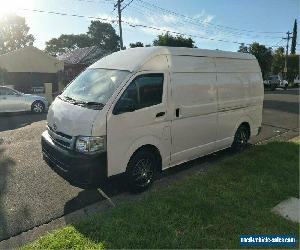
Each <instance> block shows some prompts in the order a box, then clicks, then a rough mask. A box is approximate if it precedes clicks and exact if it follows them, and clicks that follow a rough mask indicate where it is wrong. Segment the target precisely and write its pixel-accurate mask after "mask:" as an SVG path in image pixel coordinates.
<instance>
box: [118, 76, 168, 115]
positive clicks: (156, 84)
mask: <svg viewBox="0 0 300 250" xmlns="http://www.w3.org/2000/svg"><path fill="white" fill-rule="evenodd" d="M163 82H164V75H163V74H157V73H155V74H145V75H140V76H138V77H137V78H135V79H134V80H133V81H132V82H131V83H130V84H129V86H128V87H127V89H126V90H125V91H124V92H123V94H122V96H121V97H120V99H119V101H118V103H117V104H116V106H115V109H116V108H117V109H118V111H116V112H114V113H124V112H130V111H134V110H138V109H142V108H146V107H150V106H153V105H156V104H159V103H161V102H162V95H163ZM122 106H128V108H127V109H128V110H127V111H126V108H125V107H122ZM124 108H125V110H124Z"/></svg>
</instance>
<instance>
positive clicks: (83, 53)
mask: <svg viewBox="0 0 300 250" xmlns="http://www.w3.org/2000/svg"><path fill="white" fill-rule="evenodd" d="M106 54H107V53H106V52H105V51H104V50H103V49H101V48H99V47H97V46H91V47H85V48H78V49H74V50H72V51H70V52H67V53H64V54H62V55H59V56H57V59H59V60H61V61H64V63H65V64H86V65H90V64H93V63H94V62H96V61H98V60H99V59H100V58H102V57H103V56H105V55H106Z"/></svg>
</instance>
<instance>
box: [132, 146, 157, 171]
mask: <svg viewBox="0 0 300 250" xmlns="http://www.w3.org/2000/svg"><path fill="white" fill-rule="evenodd" d="M139 151H150V152H152V153H153V154H154V155H155V157H156V159H157V161H158V166H157V168H156V171H157V172H161V171H162V159H161V154H160V151H159V149H158V148H157V147H156V146H154V145H151V144H147V145H143V146H141V147H139V148H138V149H137V150H135V151H134V153H133V154H132V155H131V157H130V159H129V161H128V163H129V162H130V160H131V159H132V157H133V156H134V155H135V154H137V152H139ZM128 163H127V165H128Z"/></svg>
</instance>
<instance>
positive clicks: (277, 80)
mask: <svg viewBox="0 0 300 250" xmlns="http://www.w3.org/2000/svg"><path fill="white" fill-rule="evenodd" d="M288 85H289V83H288V81H286V80H283V79H282V78H281V77H280V76H279V75H270V76H269V77H268V79H267V80H265V81H264V86H265V87H266V88H270V89H271V90H275V89H276V88H283V89H285V90H286V89H287V87H288Z"/></svg>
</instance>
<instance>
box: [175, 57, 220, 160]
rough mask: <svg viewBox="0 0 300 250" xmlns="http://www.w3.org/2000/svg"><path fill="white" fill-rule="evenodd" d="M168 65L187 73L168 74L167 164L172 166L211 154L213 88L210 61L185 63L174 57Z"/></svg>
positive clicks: (214, 120)
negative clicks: (170, 113)
mask: <svg viewBox="0 0 300 250" xmlns="http://www.w3.org/2000/svg"><path fill="white" fill-rule="evenodd" d="M207 64H208V65H210V67H209V68H207ZM170 65H171V69H172V71H173V68H172V66H173V65H174V68H175V69H177V70H180V68H179V65H184V66H183V68H184V69H185V70H188V73H181V72H171V79H172V81H171V86H172V96H171V98H170V103H171V107H172V110H173V119H172V124H171V135H172V149H171V164H172V165H174V164H178V163H180V162H184V161H188V160H190V159H193V158H195V156H196V157H197V156H201V155H204V154H207V153H208V152H211V151H214V149H215V140H216V133H217V88H216V72H215V64H214V61H213V59H211V58H204V57H190V60H187V57H186V56H183V57H180V56H176V57H172V58H171V63H170ZM175 65H176V66H175ZM193 70H197V71H198V72H193ZM206 71H208V72H206ZM200 72H201V73H200ZM176 110H178V114H176Z"/></svg>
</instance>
